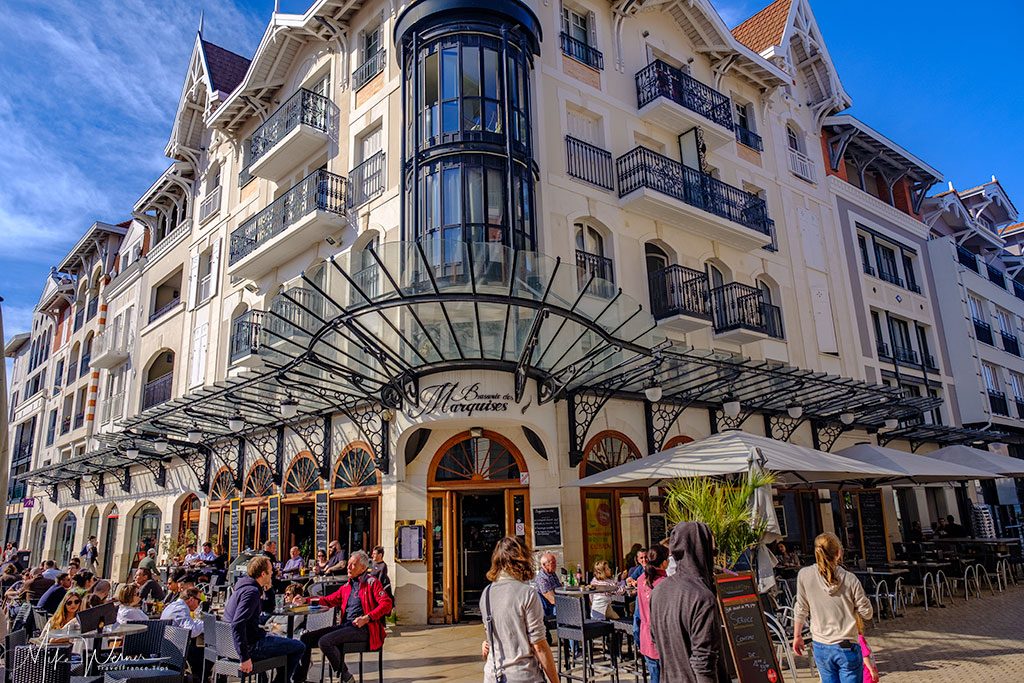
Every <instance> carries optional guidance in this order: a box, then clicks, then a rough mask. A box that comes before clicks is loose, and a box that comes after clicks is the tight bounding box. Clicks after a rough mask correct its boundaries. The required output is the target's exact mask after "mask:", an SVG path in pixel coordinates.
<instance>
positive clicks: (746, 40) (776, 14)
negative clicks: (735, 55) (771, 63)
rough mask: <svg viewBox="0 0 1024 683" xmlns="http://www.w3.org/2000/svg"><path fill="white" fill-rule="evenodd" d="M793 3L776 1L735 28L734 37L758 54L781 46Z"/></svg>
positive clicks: (787, 0)
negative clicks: (774, 46)
mask: <svg viewBox="0 0 1024 683" xmlns="http://www.w3.org/2000/svg"><path fill="white" fill-rule="evenodd" d="M792 3H793V0H775V2H773V3H772V4H770V5H768V6H767V7H765V8H764V9H762V10H761V11H760V12H758V13H757V14H755V15H754V16H752V17H750V18H749V19H747V20H745V21H743V22H742V23H741V24H740V25H739V26H737V27H736V28H734V29H733V30H732V34H733V36H735V37H736V40H738V41H740V42H741V43H743V44H744V45H746V46H747V47H749V48H750V49H751V50H753V51H754V52H757V53H758V54H760V53H761V52H763V51H765V50H767V49H768V48H770V47H772V46H773V45H781V44H782V36H783V35H784V34H785V33H786V25H787V24H788V20H789V7H790V5H791V4H792Z"/></svg>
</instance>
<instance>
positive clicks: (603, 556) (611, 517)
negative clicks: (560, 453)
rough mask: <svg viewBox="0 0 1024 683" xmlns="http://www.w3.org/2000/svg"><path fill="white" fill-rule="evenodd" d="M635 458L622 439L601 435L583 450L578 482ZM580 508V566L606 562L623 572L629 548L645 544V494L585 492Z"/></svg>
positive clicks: (618, 490) (628, 490)
mask: <svg viewBox="0 0 1024 683" xmlns="http://www.w3.org/2000/svg"><path fill="white" fill-rule="evenodd" d="M639 458H640V451H639V450H638V449H637V448H636V446H635V445H634V444H633V443H632V441H630V440H629V439H628V438H627V437H626V436H625V435H623V434H620V433H618V432H611V431H608V432H602V433H599V434H597V435H596V436H594V437H593V438H592V439H591V440H590V442H589V443H588V444H587V447H586V448H585V449H584V454H583V462H582V463H580V471H579V474H580V477H581V478H582V477H585V476H589V475H591V474H597V473H598V472H603V471H605V470H607V469H611V468H612V467H617V466H618V465H622V464H624V463H627V462H630V461H633V460H637V459H639ZM583 508H584V509H583V534H584V564H585V565H586V566H587V567H591V566H593V563H594V562H596V561H598V560H606V561H607V562H608V563H609V564H610V565H611V566H612V567H613V568H614V569H615V570H622V569H625V566H626V556H627V555H628V554H629V551H630V548H632V547H633V546H634V545H635V544H637V543H639V544H640V546H641V547H643V546H645V545H646V544H647V531H646V528H645V523H644V522H645V519H646V513H647V510H648V497H647V490H646V489H644V488H613V489H604V488H601V489H586V488H585V489H583Z"/></svg>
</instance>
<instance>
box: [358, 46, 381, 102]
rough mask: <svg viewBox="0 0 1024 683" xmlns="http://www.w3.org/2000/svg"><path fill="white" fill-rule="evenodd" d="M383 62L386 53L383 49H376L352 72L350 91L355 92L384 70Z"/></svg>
mask: <svg viewBox="0 0 1024 683" xmlns="http://www.w3.org/2000/svg"><path fill="white" fill-rule="evenodd" d="M385 64H387V53H386V52H385V51H384V50H378V51H377V52H375V53H374V54H373V55H371V56H370V57H367V58H366V61H365V62H363V63H362V64H360V65H359V67H358V68H357V69H356V70H355V71H353V72H352V91H353V92H355V91H357V90H359V89H361V88H362V87H363V86H364V85H366V84H367V83H369V82H370V80H372V79H373V77H374V76H376V75H377V74H379V73H380V72H381V71H383V70H384V65H385Z"/></svg>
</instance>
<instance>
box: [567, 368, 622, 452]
mask: <svg viewBox="0 0 1024 683" xmlns="http://www.w3.org/2000/svg"><path fill="white" fill-rule="evenodd" d="M614 394H615V388H614V387H605V388H603V389H601V390H599V391H595V392H589V391H587V392H575V391H574V392H569V393H568V394H567V395H566V405H567V407H568V409H569V438H570V439H571V442H570V444H569V467H578V466H579V464H580V463H581V462H582V461H583V448H584V446H586V443H587V432H589V431H590V425H592V424H594V419H595V418H596V417H597V415H598V413H600V412H601V409H602V408H604V407H605V405H606V404H607V403H608V401H609V400H610V399H611V397H612V396H613V395H614Z"/></svg>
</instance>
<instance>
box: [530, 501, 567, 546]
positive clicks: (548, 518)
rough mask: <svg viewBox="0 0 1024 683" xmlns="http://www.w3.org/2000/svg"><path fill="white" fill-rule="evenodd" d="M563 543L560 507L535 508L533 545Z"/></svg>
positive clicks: (556, 544)
mask: <svg viewBox="0 0 1024 683" xmlns="http://www.w3.org/2000/svg"><path fill="white" fill-rule="evenodd" d="M559 545H562V512H561V509H560V508H558V507H543V508H533V547H534V548H549V547H553V546H559Z"/></svg>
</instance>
